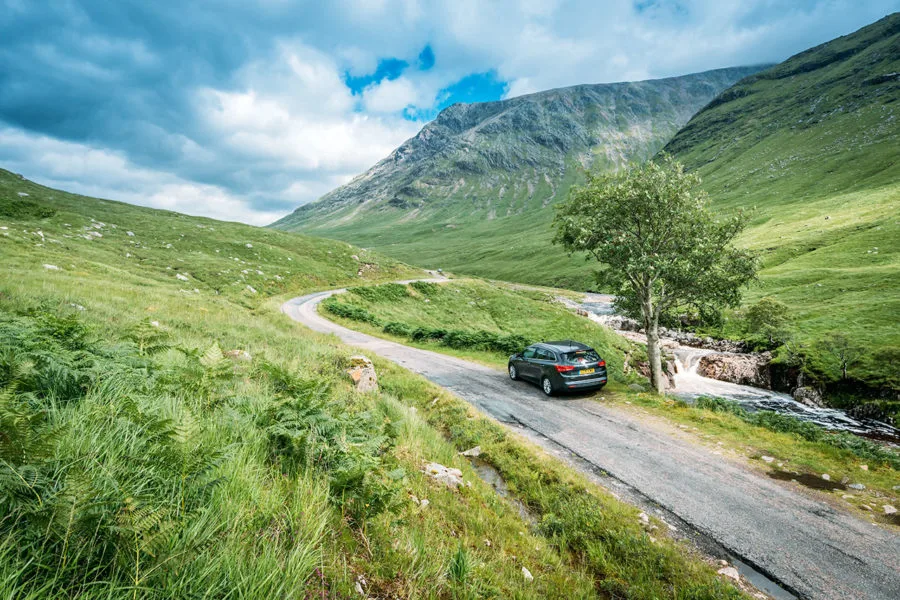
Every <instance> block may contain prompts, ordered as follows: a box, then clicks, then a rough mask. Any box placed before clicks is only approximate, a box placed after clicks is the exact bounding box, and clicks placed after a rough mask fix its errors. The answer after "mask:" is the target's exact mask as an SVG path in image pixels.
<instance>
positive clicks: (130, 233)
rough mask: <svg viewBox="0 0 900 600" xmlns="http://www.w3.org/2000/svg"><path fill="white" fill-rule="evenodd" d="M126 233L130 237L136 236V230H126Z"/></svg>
mask: <svg viewBox="0 0 900 600" xmlns="http://www.w3.org/2000/svg"><path fill="white" fill-rule="evenodd" d="M125 235H127V236H128V237H134V232H133V231H126V232H125Z"/></svg>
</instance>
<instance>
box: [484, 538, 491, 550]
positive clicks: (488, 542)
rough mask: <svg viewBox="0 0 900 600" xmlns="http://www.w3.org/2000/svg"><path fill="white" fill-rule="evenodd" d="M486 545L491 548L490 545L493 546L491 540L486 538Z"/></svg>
mask: <svg viewBox="0 0 900 600" xmlns="http://www.w3.org/2000/svg"><path fill="white" fill-rule="evenodd" d="M484 545H485V546H487V547H488V548H490V547H491V540H488V539H485V540H484Z"/></svg>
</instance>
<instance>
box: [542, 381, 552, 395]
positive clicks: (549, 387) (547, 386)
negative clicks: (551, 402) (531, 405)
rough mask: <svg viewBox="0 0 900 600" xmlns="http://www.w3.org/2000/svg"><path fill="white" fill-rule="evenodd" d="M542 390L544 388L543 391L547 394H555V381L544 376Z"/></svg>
mask: <svg viewBox="0 0 900 600" xmlns="http://www.w3.org/2000/svg"><path fill="white" fill-rule="evenodd" d="M541 390H543V392H544V393H545V394H546V395H548V396H552V395H553V382H552V381H550V380H549V379H547V378H546V377H544V378H543V379H541Z"/></svg>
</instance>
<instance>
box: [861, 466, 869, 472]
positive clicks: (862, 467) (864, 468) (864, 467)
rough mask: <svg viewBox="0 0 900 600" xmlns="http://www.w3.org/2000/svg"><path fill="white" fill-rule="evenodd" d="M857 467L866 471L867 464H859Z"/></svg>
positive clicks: (867, 468)
mask: <svg viewBox="0 0 900 600" xmlns="http://www.w3.org/2000/svg"><path fill="white" fill-rule="evenodd" d="M859 468H860V469H862V470H863V471H868V470H869V465H859Z"/></svg>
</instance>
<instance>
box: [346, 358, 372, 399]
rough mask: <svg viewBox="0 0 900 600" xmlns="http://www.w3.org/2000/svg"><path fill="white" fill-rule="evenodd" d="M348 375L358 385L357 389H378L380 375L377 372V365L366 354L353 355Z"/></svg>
mask: <svg viewBox="0 0 900 600" xmlns="http://www.w3.org/2000/svg"><path fill="white" fill-rule="evenodd" d="M347 375H349V376H350V379H351V380H353V383H354V384H355V385H356V391H357V392H361V393H365V392H373V391H377V390H378V375H377V374H376V373H375V365H373V364H372V361H371V360H369V359H368V358H366V357H365V356H361V355H360V356H351V357H350V368H349V369H347Z"/></svg>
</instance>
